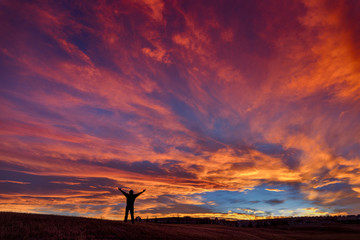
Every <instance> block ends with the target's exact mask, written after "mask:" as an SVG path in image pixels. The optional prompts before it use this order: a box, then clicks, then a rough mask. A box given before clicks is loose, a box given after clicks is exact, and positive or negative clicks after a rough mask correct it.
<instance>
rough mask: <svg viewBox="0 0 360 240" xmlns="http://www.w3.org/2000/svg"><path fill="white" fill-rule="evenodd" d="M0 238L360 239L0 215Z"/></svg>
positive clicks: (342, 232) (339, 227) (356, 233)
mask: <svg viewBox="0 0 360 240" xmlns="http://www.w3.org/2000/svg"><path fill="white" fill-rule="evenodd" d="M0 239H175V240H177V239H179V240H180V239H242V240H247V239H254V240H256V239H356V240H358V239H360V225H359V224H331V225H323V226H321V227H314V228H306V229H304V228H293V229H280V228H241V227H228V226H222V225H207V224H203V225H202V224H198V225H196V224H159V223H145V222H142V223H135V224H131V223H124V222H120V221H110V220H100V219H92V218H81V217H67V216H57V215H41V214H26V213H9V212H0Z"/></svg>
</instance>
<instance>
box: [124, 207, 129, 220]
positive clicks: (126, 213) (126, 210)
mask: <svg viewBox="0 0 360 240" xmlns="http://www.w3.org/2000/svg"><path fill="white" fill-rule="evenodd" d="M128 212H129V209H128V208H127V207H126V208H125V219H124V222H127V218H128Z"/></svg>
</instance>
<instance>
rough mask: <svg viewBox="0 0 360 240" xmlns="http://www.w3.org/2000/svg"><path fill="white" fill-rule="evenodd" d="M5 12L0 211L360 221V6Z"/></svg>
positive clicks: (151, 3) (152, 2) (12, 5)
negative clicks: (129, 197) (128, 209)
mask: <svg viewBox="0 0 360 240" xmlns="http://www.w3.org/2000/svg"><path fill="white" fill-rule="evenodd" d="M0 9H1V12H0V19H1V22H2V23H4V24H2V25H1V26H0V28H1V31H2V33H3V34H2V37H1V40H0V43H1V44H0V68H1V69H0V72H1V90H0V91H1V95H0V98H1V110H0V111H1V118H0V124H1V125H0V126H1V128H0V134H1V143H0V154H1V155H0V156H1V159H0V199H1V201H0V203H1V204H0V211H22V212H34V213H56V214H67V215H69V214H70V215H80V216H92V217H103V218H109V219H122V218H123V214H124V213H123V212H124V206H125V205H124V204H125V200H124V198H123V196H122V195H121V193H120V192H119V191H118V190H117V187H118V186H120V187H123V188H125V189H127V190H129V189H133V190H134V191H135V192H138V191H141V190H142V189H144V188H146V189H147V191H146V192H145V193H144V194H143V195H141V196H140V197H139V198H138V199H137V200H136V203H135V215H136V216H137V215H139V216H141V217H142V218H144V217H145V218H146V216H148V217H155V216H157V217H166V216H178V215H179V216H194V217H201V216H203V217H208V216H215V217H216V216H217V217H221V218H234V219H254V218H265V217H268V216H303V215H309V216H314V215H336V214H358V213H360V201H359V200H360V177H359V172H360V137H359V136H360V124H359V122H360V81H359V79H360V61H359V59H360V58H359V56H360V41H359V37H360V35H359V30H360V17H359V15H358V14H357V13H358V12H359V11H360V2H356V1H336V2H334V1H325V0H324V1H311V0H310V1H308V0H305V1H285V0H283V1H281V0H279V1H271V2H267V1H226V2H221V1H162V0H135V1H125V0H124V1H114V2H112V1H108V2H106V3H105V2H97V3H94V2H92V3H90V2H88V1H77V2H71V1H70V2H67V3H64V2H61V3H60V2H58V1H47V2H40V1H34V2H31V3H30V2H22V1H17V0H15V1H2V2H1V3H0Z"/></svg>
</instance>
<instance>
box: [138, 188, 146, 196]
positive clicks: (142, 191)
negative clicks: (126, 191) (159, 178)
mask: <svg viewBox="0 0 360 240" xmlns="http://www.w3.org/2000/svg"><path fill="white" fill-rule="evenodd" d="M145 191H146V189H144V190H143V191H142V192H139V193H138V194H136V197H138V196H139V195H140V194H142V193H143V192H145Z"/></svg>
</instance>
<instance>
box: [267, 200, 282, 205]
mask: <svg viewBox="0 0 360 240" xmlns="http://www.w3.org/2000/svg"><path fill="white" fill-rule="evenodd" d="M264 202H265V203H267V204H270V205H278V204H281V203H284V202H285V200H280V199H270V200H264Z"/></svg>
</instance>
